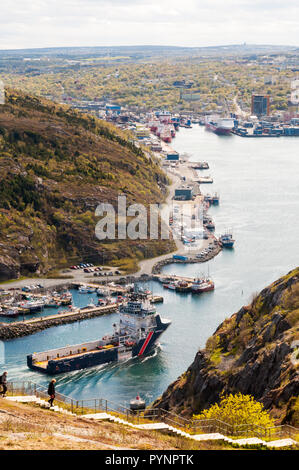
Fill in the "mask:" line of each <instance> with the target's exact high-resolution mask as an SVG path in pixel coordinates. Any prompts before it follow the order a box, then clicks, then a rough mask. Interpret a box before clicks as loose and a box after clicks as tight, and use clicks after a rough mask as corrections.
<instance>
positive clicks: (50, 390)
mask: <svg viewBox="0 0 299 470" xmlns="http://www.w3.org/2000/svg"><path fill="white" fill-rule="evenodd" d="M55 383H56V380H55V379H52V380H51V382H50V383H49V387H48V395H49V396H50V399H49V400H48V403H50V407H52V406H53V402H54V399H55Z"/></svg>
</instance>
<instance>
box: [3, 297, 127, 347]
mask: <svg viewBox="0 0 299 470" xmlns="http://www.w3.org/2000/svg"><path fill="white" fill-rule="evenodd" d="M117 309H118V305H116V304H115V305H113V304H112V305H106V306H104V307H98V308H96V309H88V310H87V309H86V310H85V311H82V310H80V312H76V313H66V314H59V315H53V316H52V317H44V318H36V319H31V320H25V321H21V322H13V323H1V324H0V340H9V339H14V338H19V337H21V336H28V335H32V334H34V333H37V332H39V331H42V330H45V329H47V328H52V327H54V326H60V325H65V324H67V323H74V322H78V321H79V322H80V321H82V320H88V319H90V318H95V317H99V316H102V315H106V314H108V313H114V312H116V311H117Z"/></svg>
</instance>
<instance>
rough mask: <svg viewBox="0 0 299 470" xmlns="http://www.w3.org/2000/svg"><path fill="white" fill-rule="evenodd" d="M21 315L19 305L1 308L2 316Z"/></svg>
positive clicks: (12, 316)
mask: <svg viewBox="0 0 299 470" xmlns="http://www.w3.org/2000/svg"><path fill="white" fill-rule="evenodd" d="M19 315H20V312H19V310H18V308H17V307H10V308H7V309H2V308H0V317H5V318H16V317H18V316H19Z"/></svg>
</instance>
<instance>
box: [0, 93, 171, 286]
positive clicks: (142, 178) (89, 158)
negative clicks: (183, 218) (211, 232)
mask: <svg viewBox="0 0 299 470" xmlns="http://www.w3.org/2000/svg"><path fill="white" fill-rule="evenodd" d="M166 184H167V178H166V176H165V175H164V173H163V172H162V171H161V169H160V167H159V165H158V163H157V162H156V161H155V160H154V159H153V158H147V156H145V155H144V153H143V152H142V150H140V149H138V148H136V147H135V146H134V145H133V144H132V143H130V142H129V141H128V136H126V135H125V134H124V133H122V132H121V131H120V130H118V129H116V128H114V127H113V126H112V125H109V124H107V123H105V122H102V121H100V120H98V119H95V118H93V117H89V116H86V115H82V114H80V113H78V112H75V111H73V110H70V109H69V108H67V107H65V106H60V105H57V104H54V103H52V102H50V101H46V100H42V99H38V98H36V97H33V96H28V95H25V94H23V93H21V92H15V91H7V93H6V104H5V105H4V106H1V107H0V265H1V262H2V264H4V266H5V265H6V266H7V265H10V269H7V270H6V271H5V269H4V270H2V275H1V268H0V278H1V277H2V279H5V278H10V277H14V276H13V274H14V273H13V271H16V272H17V273H20V272H21V274H22V273H25V274H26V273H27V272H35V271H37V272H39V271H41V272H45V271H47V270H48V269H50V268H51V267H53V265H54V264H59V265H60V266H63V265H65V264H67V263H68V262H72V261H73V262H76V261H77V260H79V259H82V257H85V259H86V258H88V259H89V260H90V261H91V260H95V261H96V260H98V261H101V260H102V254H103V253H104V260H105V262H107V261H108V262H109V261H113V260H114V262H115V261H116V260H118V259H120V258H125V259H126V258H133V257H136V258H139V259H142V258H143V257H151V256H155V255H157V254H161V253H163V252H165V251H166V252H167V251H168V250H170V249H171V243H169V242H167V241H166V242H157V243H155V242H146V241H143V240H142V241H140V240H137V241H130V243H127V241H121V242H118V243H115V242H107V243H103V242H99V241H98V240H97V239H96V238H95V236H94V229H95V225H96V222H97V220H98V219H96V218H95V216H94V210H95V208H96V206H97V205H98V203H99V202H110V203H112V204H113V205H114V206H116V202H117V196H118V195H119V194H126V195H127V200H128V203H132V202H141V203H144V204H149V203H154V202H157V201H161V200H163V198H164V197H165V193H166ZM99 253H100V254H101V256H100V257H99V256H98V255H99ZM1 257H2V258H1Z"/></svg>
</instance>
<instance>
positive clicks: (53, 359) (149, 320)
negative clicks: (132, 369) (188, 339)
mask: <svg viewBox="0 0 299 470" xmlns="http://www.w3.org/2000/svg"><path fill="white" fill-rule="evenodd" d="M118 313H119V322H118V323H114V324H113V332H112V333H111V334H107V335H104V336H103V337H102V338H100V339H95V340H94V341H89V342H86V343H82V344H75V345H72V346H65V347H62V348H57V349H52V350H49V351H43V352H38V353H32V354H29V355H28V356H27V365H28V367H29V368H30V369H32V370H35V371H38V372H43V373H46V374H49V375H54V374H59V373H62V372H70V371H73V370H80V369H86V368H88V367H93V366H97V365H100V364H108V363H111V362H123V361H127V360H129V359H131V358H135V357H143V356H145V355H147V354H149V353H150V352H151V351H152V350H153V349H154V348H155V347H156V345H157V342H158V339H159V338H160V336H161V335H162V334H163V333H164V332H165V331H166V329H167V328H168V327H169V325H170V324H171V321H170V320H168V319H165V318H164V319H163V318H161V316H160V314H159V313H157V311H156V308H155V306H154V305H152V304H151V303H150V300H149V298H148V296H146V295H145V294H139V293H138V292H134V293H132V294H130V298H129V299H128V301H127V302H126V303H124V304H123V305H121V306H119V309H118Z"/></svg>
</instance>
